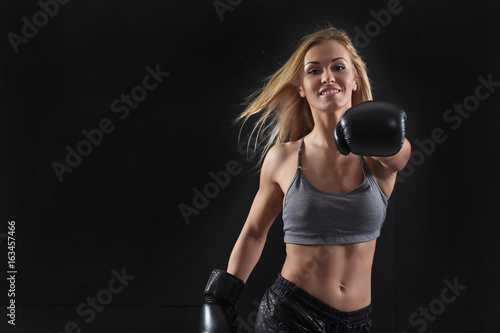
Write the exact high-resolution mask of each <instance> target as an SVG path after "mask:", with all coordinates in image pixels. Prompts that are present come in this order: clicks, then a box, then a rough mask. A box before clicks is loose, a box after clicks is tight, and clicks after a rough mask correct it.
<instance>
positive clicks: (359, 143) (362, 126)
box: [334, 101, 406, 157]
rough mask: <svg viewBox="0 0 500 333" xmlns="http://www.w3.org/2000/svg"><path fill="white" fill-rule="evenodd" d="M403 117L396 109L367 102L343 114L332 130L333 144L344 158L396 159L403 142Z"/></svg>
mask: <svg viewBox="0 0 500 333" xmlns="http://www.w3.org/2000/svg"><path fill="white" fill-rule="evenodd" d="M405 121H406V113H405V112H404V111H403V110H402V109H401V108H400V107H398V106H396V105H393V104H390V103H386V102H378V101H366V102H362V103H359V104H356V105H354V106H353V107H351V108H350V109H348V110H347V111H345V112H344V114H343V115H342V116H341V117H340V119H339V121H338V123H337V126H336V127H335V133H334V140H335V145H336V146H337V149H338V150H339V152H340V153H341V154H343V155H348V154H349V153H353V154H355V155H362V156H380V157H384V156H393V155H396V154H397V153H398V152H399V150H400V149H401V147H403V144H404V140H405Z"/></svg>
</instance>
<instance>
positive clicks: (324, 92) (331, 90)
mask: <svg viewBox="0 0 500 333" xmlns="http://www.w3.org/2000/svg"><path fill="white" fill-rule="evenodd" d="M338 92H340V89H329V90H325V91H322V92H321V94H320V95H321V96H329V95H333V94H336V93H338Z"/></svg>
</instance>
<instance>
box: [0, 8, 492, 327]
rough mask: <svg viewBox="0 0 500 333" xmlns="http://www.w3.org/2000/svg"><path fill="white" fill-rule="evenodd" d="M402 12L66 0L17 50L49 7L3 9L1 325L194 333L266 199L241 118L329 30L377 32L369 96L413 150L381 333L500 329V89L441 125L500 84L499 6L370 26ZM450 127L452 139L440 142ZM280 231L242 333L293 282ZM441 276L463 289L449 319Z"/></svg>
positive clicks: (390, 255)
mask: <svg viewBox="0 0 500 333" xmlns="http://www.w3.org/2000/svg"><path fill="white" fill-rule="evenodd" d="M221 2H222V3H225V4H226V5H228V2H227V0H221ZM391 2H392V0H391V1H325V0H313V1H297V0H294V1H283V0H280V1H263V0H261V1H250V0H244V1H241V0H238V1H236V0H233V1H231V3H232V4H233V5H228V6H230V7H231V9H232V10H227V11H225V12H224V13H223V14H222V17H220V16H219V15H218V14H217V11H216V9H215V8H214V1H212V0H206V1H160V0H157V1H154V0H143V1H97V0H92V1H91V0H87V1H70V2H69V3H67V4H64V5H59V11H58V13H56V14H55V15H54V17H51V18H49V19H48V22H47V23H46V24H45V25H44V26H42V27H40V28H39V29H38V30H39V31H38V33H37V34H36V35H35V36H34V37H32V38H30V39H28V40H27V43H23V44H20V45H19V50H18V52H17V53H16V52H15V50H14V48H13V46H12V44H11V42H10V41H9V38H8V34H9V33H10V32H12V33H15V34H17V35H21V29H22V26H23V24H24V23H23V21H22V20H21V19H22V18H23V17H26V18H27V19H28V20H29V21H30V22H33V15H34V14H35V13H37V12H38V11H40V10H41V7H40V5H39V4H38V3H37V2H36V1H18V0H16V1H14V0H4V1H2V2H1V3H0V15H1V20H0V33H1V34H2V35H3V36H4V37H2V39H1V42H0V57H1V67H0V94H1V98H0V116H1V118H0V126H1V128H0V149H1V153H0V158H1V164H0V170H1V173H0V174H1V178H0V180H1V183H0V188H1V192H0V193H1V197H0V199H1V200H0V202H1V209H0V216H1V217H0V241H1V243H0V249H1V250H0V255H1V256H0V267H1V268H0V277H2V278H1V280H0V295H1V296H0V302H1V303H2V305H1V308H2V309H3V310H0V331H1V332H52V333H55V332H65V326H66V325H67V323H69V322H72V321H73V322H75V323H76V324H75V325H78V328H79V329H80V330H81V332H108V333H109V332H195V331H196V328H197V325H198V316H199V311H200V305H201V303H202V291H203V288H204V286H205V283H206V281H207V278H208V276H209V274H210V271H211V269H212V268H214V267H218V268H223V269H225V268H226V265H227V260H228V258H229V254H230V251H231V249H232V246H233V245H234V242H235V241H236V238H237V237H238V234H239V231H240V230H241V227H242V225H243V223H244V221H245V218H246V215H247V213H248V210H249V208H250V204H251V202H252V200H253V196H254V195H255V192H256V191H257V186H258V174H256V173H255V170H254V169H252V167H253V166H254V165H255V162H256V159H254V160H251V161H248V160H247V158H246V156H245V154H243V153H242V151H241V150H239V149H238V127H234V126H232V121H233V119H234V118H235V117H236V116H237V114H238V113H239V112H241V111H242V110H243V106H242V102H244V98H245V97H246V96H248V95H249V94H250V93H252V92H253V91H255V90H256V89H258V88H260V87H261V86H262V80H263V79H264V78H265V77H266V76H267V75H270V74H271V73H273V72H274V71H275V70H277V69H278V68H279V66H280V64H282V63H283V62H284V61H286V59H287V57H288V56H290V54H291V53H292V50H293V49H294V47H295V46H296V45H297V43H298V41H299V40H300V38H301V37H302V36H303V35H304V34H306V33H307V32H310V31H311V30H312V29H314V28H315V27H316V26H317V25H318V24H322V23H323V22H325V21H329V22H331V23H332V24H333V25H334V26H336V27H339V28H343V29H345V30H347V31H348V33H349V34H350V35H351V37H353V38H354V37H355V36H356V34H359V32H358V31H360V30H361V31H364V32H365V33H366V31H367V30H366V28H367V27H368V28H371V29H372V30H371V31H369V33H370V34H371V35H372V37H368V38H369V41H367V40H366V39H365V40H364V41H362V40H361V39H359V41H362V43H358V46H359V48H360V52H361V55H362V56H363V58H364V59H365V61H366V62H367V65H368V68H369V75H370V78H371V80H372V81H373V92H374V97H375V99H377V100H385V101H391V102H393V103H397V104H400V105H402V106H403V107H404V108H405V110H406V113H407V115H408V122H407V126H408V128H407V137H408V139H409V140H410V142H411V143H412V146H413V152H414V153H413V155H412V159H411V161H410V166H408V167H407V169H405V170H404V172H403V174H404V175H406V176H405V177H403V178H400V181H399V182H398V183H397V187H396V191H395V193H394V194H393V196H392V197H391V200H390V206H389V210H388V215H387V219H386V222H385V224H384V228H383V233H382V236H381V237H380V238H379V241H378V244H377V252H376V256H375V263H374V268H373V304H374V314H373V321H374V329H373V331H374V332H398V333H401V332H424V331H425V332H429V333H430V332H486V331H488V332H500V319H499V317H498V314H499V313H500V305H499V302H498V298H499V292H500V287H499V284H498V277H499V276H498V272H499V270H498V268H497V265H498V262H499V259H500V247H499V246H498V233H499V231H500V230H499V229H500V228H499V214H498V204H499V203H500V201H499V199H500V194H499V193H500V192H499V191H498V185H499V184H500V182H499V180H500V179H499V174H498V162H499V157H498V146H497V136H496V135H495V134H496V133H495V132H496V131H497V128H498V124H499V120H500V116H499V109H498V103H499V101H500V87H493V88H491V90H492V91H488V89H487V88H485V87H483V88H478V89H479V91H480V93H481V94H483V95H485V94H487V93H488V94H489V95H488V97H487V98H485V99H484V100H482V101H480V102H479V105H478V106H476V107H474V109H475V111H473V112H470V113H467V114H466V117H467V118H464V119H462V120H461V122H460V123H458V121H457V120H454V121H451V120H446V118H445V117H444V116H445V115H446V114H447V112H448V111H447V110H448V109H450V108H453V105H454V104H457V105H458V104H462V103H464V101H467V102H469V103H472V102H473V101H474V98H475V97H474V96H475V94H476V88H477V87H478V85H481V81H480V80H479V79H478V78H479V77H483V78H484V79H486V80H488V77H490V79H491V80H492V81H494V82H500V66H499V59H500V57H499V56H500V47H499V46H500V44H499V42H500V37H499V34H498V32H499V31H500V24H499V20H498V17H497V16H498V14H499V13H500V5H499V4H498V3H497V2H494V1H485V0H476V1H457V0H455V1H430V0H427V1H424V0H413V1H410V0H401V3H400V6H401V11H400V12H399V13H398V14H393V15H391V20H390V22H388V24H385V27H383V26H381V25H380V24H378V23H377V24H374V23H373V22H376V21H375V18H374V16H373V12H372V11H374V12H380V11H381V10H384V9H387V5H388V3H391ZM221 18H222V19H223V20H221ZM372 21H373V22H372ZM370 22H372V23H370ZM367 24H368V26H367ZM377 26H378V27H379V29H378V30H376V27H377ZM147 66H149V67H151V68H153V69H155V68H156V67H157V66H158V68H159V69H160V70H161V71H162V72H168V73H169V74H168V77H165V78H163V82H161V83H159V84H158V86H157V87H156V88H155V89H153V90H151V91H148V93H147V97H146V98H145V99H144V100H143V101H142V102H140V103H138V106H137V107H136V108H134V109H130V114H129V115H128V117H125V118H124V119H120V118H119V116H120V115H122V113H114V112H113V110H112V108H111V105H112V103H113V101H114V100H115V99H120V98H121V97H120V96H121V94H130V93H131V91H132V89H133V88H134V87H136V86H138V85H141V84H142V82H143V78H144V76H145V75H146V74H147V73H148V72H147V70H146V67H147ZM150 82H151V83H152V82H154V81H150ZM493 89H494V91H493ZM476 100H477V99H476ZM121 105H123V104H121ZM455 116H456V115H455ZM104 118H108V119H110V121H111V122H112V124H113V125H114V126H115V127H114V130H113V132H111V133H108V134H103V138H102V142H100V143H99V144H98V145H97V146H93V148H92V152H91V153H90V154H88V156H85V157H83V158H82V162H81V163H80V164H79V165H78V166H76V167H75V168H73V171H72V172H71V173H64V174H63V176H62V182H60V181H59V180H58V177H57V176H56V173H55V172H54V169H53V167H52V164H53V163H54V161H57V162H59V163H63V164H64V163H65V158H66V154H67V151H66V149H65V147H66V146H70V147H72V148H73V149H76V147H77V145H78V143H79V142H81V141H82V140H85V137H84V135H83V134H82V131H83V130H84V129H86V130H88V131H90V130H92V129H95V128H97V127H98V126H99V122H100V121H101V120H102V119H104ZM453 119H456V118H453ZM453 127H455V128H453ZM435 129H437V131H439V129H440V130H441V132H443V133H444V135H445V136H446V140H445V141H444V142H441V143H435V144H430V143H429V142H430V141H429V140H430V138H432V132H433V131H435ZM418 142H425V143H426V144H420V145H418ZM228 163H233V164H234V165H237V166H238V168H241V169H238V170H241V171H240V172H239V173H238V174H237V175H234V176H231V177H230V181H229V184H228V185H227V186H225V187H224V188H219V189H218V190H217V193H215V194H216V195H215V194H214V196H213V198H210V199H209V203H208V204H207V205H206V207H205V208H203V209H200V210H199V213H198V214H197V215H194V214H193V215H191V216H189V220H188V221H187V220H186V219H184V218H183V216H182V215H181V213H180V210H179V205H180V204H185V205H189V206H191V207H192V206H193V197H194V196H195V194H194V192H193V190H194V189H199V190H200V191H203V189H204V187H205V186H206V184H209V183H210V182H213V180H212V178H211V176H210V173H211V172H214V173H218V172H220V171H221V170H225V169H226V167H227V164H228ZM11 220H15V222H16V233H15V238H16V266H17V267H16V268H17V270H18V273H17V276H16V297H15V301H16V325H15V326H12V325H8V324H7V320H8V317H7V316H6V314H7V309H6V306H7V302H8V301H9V298H8V297H7V292H8V289H9V286H8V284H7V280H6V276H7V273H6V272H7V270H8V269H7V239H6V238H5V237H6V233H7V226H8V225H7V223H8V221H11ZM188 222H189V223H188ZM282 238H283V234H282V221H281V219H280V218H278V219H277V221H276V222H275V224H274V225H273V227H272V228H271V231H270V234H269V237H268V241H267V244H266V248H265V250H264V253H263V255H262V258H261V260H260V262H259V264H258V265H257V267H256V268H255V270H254V272H253V273H252V275H251V277H250V279H249V280H248V283H247V287H246V289H245V291H244V293H243V295H242V297H241V300H240V303H239V315H240V318H239V319H238V321H239V323H240V330H239V331H240V332H248V331H249V330H248V328H249V327H252V323H253V321H254V319H255V314H256V310H257V307H256V305H255V303H256V302H258V301H260V298H261V296H262V294H263V292H264V290H265V289H266V288H267V287H268V286H269V285H270V284H271V283H272V282H273V281H274V279H275V278H276V276H277V274H278V272H279V270H280V267H281V265H282V263H283V259H284V244H283V240H282ZM122 269H124V270H125V272H126V274H127V275H129V276H133V277H134V278H133V280H130V281H129V282H128V285H127V286H124V287H123V289H122V290H121V292H117V293H115V294H112V297H113V298H112V300H109V301H110V302H109V304H108V305H106V306H104V307H103V308H102V311H100V312H95V318H92V320H89V322H88V323H87V322H85V320H86V319H89V315H85V316H81V315H79V314H77V312H76V308H77V307H78V305H79V304H80V303H82V302H86V300H87V298H88V297H90V298H92V297H94V298H95V297H96V296H97V295H98V294H99V295H101V296H102V295H105V294H106V289H107V288H108V283H109V282H110V281H111V280H112V278H113V273H112V270H116V271H118V272H121V271H122ZM445 280H448V281H449V282H451V283H453V282H454V281H455V280H456V282H457V283H458V284H460V285H463V286H467V289H465V290H462V291H461V293H460V295H459V296H458V297H456V299H454V301H452V302H451V303H450V304H446V305H445V308H441V307H440V304H441V305H442V304H444V303H442V302H441V303H440V301H439V300H440V299H441V295H442V292H443V290H444V289H445V288H447V287H446V283H445ZM118 285H119V284H118V283H116V286H118ZM445 294H446V295H447V296H451V295H452V294H451V293H445ZM108 295H109V293H108ZM429 306H431V307H434V311H435V312H437V313H438V315H436V316H433V315H432V314H431V316H432V317H431V318H432V319H429V320H426V323H427V324H426V325H424V324H423V323H422V322H423V321H422V320H421V321H420V322H419V324H416V323H415V322H412V321H410V316H411V315H412V313H414V312H417V313H418V312H419V311H421V310H420V308H422V309H423V308H429ZM416 318H417V319H418V318H420V319H421V318H422V317H421V316H420V315H419V316H418V317H416ZM69 325H70V326H71V324H69ZM69 331H71V330H69ZM75 332H77V331H76V330H75Z"/></svg>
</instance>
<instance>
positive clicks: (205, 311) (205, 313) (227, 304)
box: [200, 269, 245, 333]
mask: <svg viewBox="0 0 500 333" xmlns="http://www.w3.org/2000/svg"><path fill="white" fill-rule="evenodd" d="M244 286H245V284H244V283H243V281H242V280H240V279H238V278H237V277H236V276H234V275H231V274H229V273H227V272H225V271H222V270H220V269H214V270H213V271H212V274H210V278H209V279H208V282H207V286H206V287H205V293H204V295H205V303H204V304H203V306H202V308H201V320H200V333H232V332H234V329H233V327H232V323H233V321H234V320H235V319H236V311H235V308H236V303H237V301H238V298H239V297H240V294H241V291H242V290H243V287H244Z"/></svg>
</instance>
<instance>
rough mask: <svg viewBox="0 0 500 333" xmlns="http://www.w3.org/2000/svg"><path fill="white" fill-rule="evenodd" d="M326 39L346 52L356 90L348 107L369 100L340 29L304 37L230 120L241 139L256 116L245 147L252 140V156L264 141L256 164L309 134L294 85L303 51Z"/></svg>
mask: <svg viewBox="0 0 500 333" xmlns="http://www.w3.org/2000/svg"><path fill="white" fill-rule="evenodd" d="M329 40H335V41H337V42H339V43H340V44H341V45H342V46H344V47H345V48H346V49H347V51H348V52H349V55H350V59H351V62H352V64H353V67H354V71H353V72H354V76H355V81H356V83H357V85H358V89H356V91H354V92H353V93H352V100H351V102H352V106H354V105H356V104H358V103H361V102H363V101H367V100H371V99H372V92H371V87H370V80H369V79H368V74H367V69H366V64H365V62H364V61H363V60H362V59H361V57H360V56H359V55H358V52H357V50H356V48H355V47H354V44H353V43H352V41H351V39H350V38H349V36H348V35H347V33H346V32H345V31H344V30H342V29H337V28H334V27H333V26H331V25H328V26H327V27H325V28H322V29H319V30H317V31H315V32H313V33H311V34H308V35H306V36H304V37H303V38H302V39H301V41H300V43H299V45H298V47H297V48H296V49H295V51H294V52H293V54H292V56H291V57H290V58H289V59H288V61H287V62H286V63H285V64H284V65H283V66H282V67H281V68H280V69H279V70H278V71H276V72H275V73H274V74H273V75H271V76H269V77H268V78H267V79H266V80H265V84H264V87H263V88H261V89H259V90H257V91H256V92H254V93H253V94H251V95H250V96H249V97H248V98H247V103H246V104H247V107H246V109H245V110H244V111H243V112H242V113H241V114H240V115H239V116H238V117H237V118H236V119H235V121H234V122H235V123H238V122H240V121H242V124H241V129H240V136H241V131H242V129H243V126H244V125H245V123H246V122H247V121H248V120H249V118H250V117H252V116H254V115H257V114H260V117H259V118H258V119H257V121H256V122H255V124H254V126H253V128H252V131H251V132H250V135H249V138H248V145H247V147H250V145H251V144H250V143H251V142H252V140H253V143H254V149H253V153H255V152H256V151H257V148H258V147H259V142H261V141H262V142H264V146H263V148H262V153H261V157H260V159H259V163H258V164H259V165H260V164H261V162H262V160H263V159H264V156H265V155H266V153H267V152H268V151H269V149H270V148H271V147H272V146H273V145H275V144H279V143H283V142H288V141H295V140H299V139H300V138H302V137H303V136H305V135H306V134H308V133H309V132H311V131H312V129H313V127H314V120H313V117H312V114H311V109H310V107H309V103H308V102H307V100H306V99H305V98H302V97H301V96H300V95H299V93H298V91H297V86H298V85H300V83H301V79H302V75H303V74H302V71H303V67H304V58H305V55H306V53H307V51H308V50H309V49H310V48H311V47H312V46H314V45H316V44H319V43H322V42H324V41H329ZM247 149H248V148H247Z"/></svg>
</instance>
